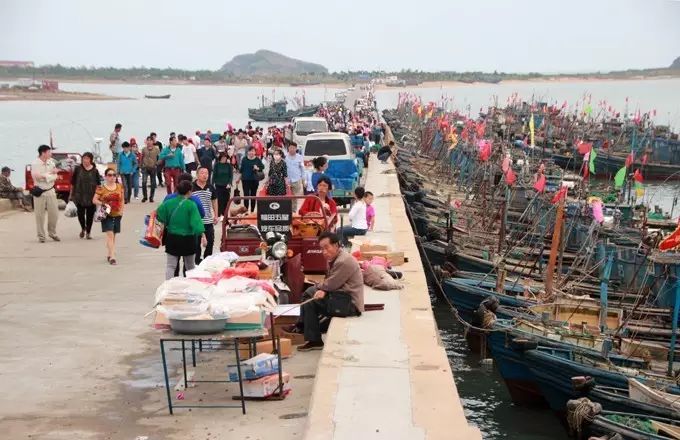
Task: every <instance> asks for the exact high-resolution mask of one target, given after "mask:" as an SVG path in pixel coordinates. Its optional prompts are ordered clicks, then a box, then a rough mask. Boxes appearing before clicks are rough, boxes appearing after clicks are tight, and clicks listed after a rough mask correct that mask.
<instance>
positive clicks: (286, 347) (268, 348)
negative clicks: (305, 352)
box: [238, 338, 293, 359]
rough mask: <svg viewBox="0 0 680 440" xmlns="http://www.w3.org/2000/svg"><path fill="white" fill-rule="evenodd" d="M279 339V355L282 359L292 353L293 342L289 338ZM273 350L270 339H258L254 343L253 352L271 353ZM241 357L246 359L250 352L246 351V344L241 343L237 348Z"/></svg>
mask: <svg viewBox="0 0 680 440" xmlns="http://www.w3.org/2000/svg"><path fill="white" fill-rule="evenodd" d="M279 340H280V341H281V348H280V349H281V357H282V358H283V359H285V358H288V357H290V356H292V355H293V343H292V341H291V340H290V338H280V339H279ZM273 351H274V346H273V344H272V340H271V339H265V340H264V341H259V342H258V343H257V344H255V354H256V355H257V354H261V353H271V352H273ZM238 353H239V356H240V357H241V359H246V358H247V357H248V356H249V354H250V353H248V344H245V343H241V344H240V345H239V350H238Z"/></svg>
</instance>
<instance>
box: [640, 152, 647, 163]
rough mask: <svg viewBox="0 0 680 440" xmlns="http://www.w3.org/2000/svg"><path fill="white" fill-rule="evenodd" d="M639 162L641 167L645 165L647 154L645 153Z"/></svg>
mask: <svg viewBox="0 0 680 440" xmlns="http://www.w3.org/2000/svg"><path fill="white" fill-rule="evenodd" d="M641 162H642V165H647V153H645V154H644V156H642V161H641Z"/></svg>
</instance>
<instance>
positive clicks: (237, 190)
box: [234, 188, 241, 205]
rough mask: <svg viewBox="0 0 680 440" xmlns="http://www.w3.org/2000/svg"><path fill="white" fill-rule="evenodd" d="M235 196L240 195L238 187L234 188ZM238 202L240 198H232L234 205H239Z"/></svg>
mask: <svg viewBox="0 0 680 440" xmlns="http://www.w3.org/2000/svg"><path fill="white" fill-rule="evenodd" d="M237 197H241V190H240V189H238V188H236V189H235V190H234V198H237ZM240 203H241V199H240V198H237V199H236V200H234V205H239V204H240Z"/></svg>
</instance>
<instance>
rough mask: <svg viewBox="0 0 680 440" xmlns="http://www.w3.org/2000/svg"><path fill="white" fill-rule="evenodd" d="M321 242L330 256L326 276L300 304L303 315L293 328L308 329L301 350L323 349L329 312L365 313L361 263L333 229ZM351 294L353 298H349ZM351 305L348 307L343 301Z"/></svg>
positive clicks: (325, 254) (327, 257) (322, 248)
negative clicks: (323, 321) (323, 322)
mask: <svg viewBox="0 0 680 440" xmlns="http://www.w3.org/2000/svg"><path fill="white" fill-rule="evenodd" d="M319 246H321V250H322V251H323V256H324V257H325V258H326V260H328V273H327V274H326V279H324V280H323V282H321V283H319V284H317V285H316V286H313V287H310V288H309V289H307V290H306V291H305V293H304V295H303V297H302V299H303V302H304V301H306V300H309V299H311V298H314V300H313V301H310V302H307V303H305V304H303V305H302V307H301V308H300V319H299V320H298V322H297V324H295V325H294V326H292V328H289V329H287V330H289V332H293V333H304V335H305V343H304V344H303V345H301V346H299V347H298V350H299V351H310V350H322V349H323V340H322V339H321V325H320V323H321V319H322V318H324V317H328V316H338V317H341V316H342V317H344V316H361V314H362V313H363V311H364V279H363V276H362V275H361V269H360V268H359V263H357V262H356V260H355V259H354V257H352V256H351V255H350V254H349V253H347V252H345V251H344V250H343V249H342V248H341V247H340V239H339V238H338V236H337V235H336V234H334V233H332V232H324V233H323V234H321V235H320V236H319ZM348 297H349V298H348ZM345 301H346V303H347V304H348V307H347V308H346V309H345V308H344V307H343V303H344V302H345Z"/></svg>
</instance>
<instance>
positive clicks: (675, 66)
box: [670, 57, 680, 69]
mask: <svg viewBox="0 0 680 440" xmlns="http://www.w3.org/2000/svg"><path fill="white" fill-rule="evenodd" d="M670 68H671V69H680V57H677V58H676V59H675V61H673V64H671V67H670Z"/></svg>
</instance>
